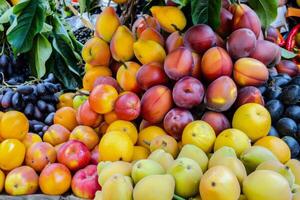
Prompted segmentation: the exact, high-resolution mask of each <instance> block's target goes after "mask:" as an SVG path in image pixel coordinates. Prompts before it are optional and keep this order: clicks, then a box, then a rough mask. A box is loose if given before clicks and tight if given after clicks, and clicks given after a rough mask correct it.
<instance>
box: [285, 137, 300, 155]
mask: <svg viewBox="0 0 300 200" xmlns="http://www.w3.org/2000/svg"><path fill="white" fill-rule="evenodd" d="M281 139H282V140H283V141H284V142H285V143H286V144H287V145H288V146H289V148H290V150H291V157H292V158H297V156H298V155H299V153H300V145H299V143H298V142H297V140H295V138H293V137H290V136H285V137H283V138H281Z"/></svg>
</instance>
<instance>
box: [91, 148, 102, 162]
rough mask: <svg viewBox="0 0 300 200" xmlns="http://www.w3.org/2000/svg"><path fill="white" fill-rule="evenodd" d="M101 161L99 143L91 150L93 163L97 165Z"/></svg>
mask: <svg viewBox="0 0 300 200" xmlns="http://www.w3.org/2000/svg"><path fill="white" fill-rule="evenodd" d="M99 162H100V154H99V145H98V144H97V145H96V146H95V148H94V149H93V150H92V151H91V164H94V165H97V164H98V163H99Z"/></svg>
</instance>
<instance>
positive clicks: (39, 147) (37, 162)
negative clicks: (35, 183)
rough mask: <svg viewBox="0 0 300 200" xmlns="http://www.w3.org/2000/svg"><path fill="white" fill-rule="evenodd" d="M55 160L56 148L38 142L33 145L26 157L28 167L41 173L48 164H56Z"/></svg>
mask: <svg viewBox="0 0 300 200" xmlns="http://www.w3.org/2000/svg"><path fill="white" fill-rule="evenodd" d="M55 160H56V151H55V148H54V147H53V146H51V145H50V144H49V143H47V142H38V143H35V144H33V145H31V146H30V147H29V148H28V150H27V152H26V156H25V163H26V165H27V166H30V167H32V168H33V169H34V170H35V171H37V172H41V171H42V170H43V169H44V167H45V166H46V165H47V164H49V163H54V162H55Z"/></svg>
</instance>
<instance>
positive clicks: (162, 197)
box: [133, 174, 175, 200]
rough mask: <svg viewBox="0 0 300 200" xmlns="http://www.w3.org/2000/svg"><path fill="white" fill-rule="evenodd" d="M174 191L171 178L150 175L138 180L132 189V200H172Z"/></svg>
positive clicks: (168, 176)
mask: <svg viewBox="0 0 300 200" xmlns="http://www.w3.org/2000/svg"><path fill="white" fill-rule="evenodd" d="M174 190H175V180H174V178H173V176H171V175H169V174H166V175H150V176H146V177H145V178H143V179H142V180H140V181H139V182H138V183H137V184H136V185H135V187H134V190H133V199H134V200H172V199H173V196H174Z"/></svg>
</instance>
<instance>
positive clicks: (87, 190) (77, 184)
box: [71, 165, 101, 199]
mask: <svg viewBox="0 0 300 200" xmlns="http://www.w3.org/2000/svg"><path fill="white" fill-rule="evenodd" d="M71 186H72V191H73V193H74V194H75V195H76V196H77V197H79V198H84V199H93V198H94V197H95V193H96V191H97V190H101V187H100V185H99V183H98V174H97V165H88V166H86V167H85V168H83V169H80V170H78V171H77V172H76V173H75V175H74V176H73V179H72V185H71Z"/></svg>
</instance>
